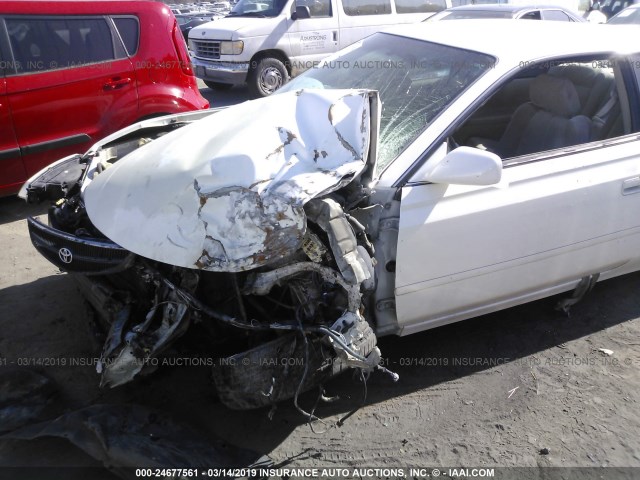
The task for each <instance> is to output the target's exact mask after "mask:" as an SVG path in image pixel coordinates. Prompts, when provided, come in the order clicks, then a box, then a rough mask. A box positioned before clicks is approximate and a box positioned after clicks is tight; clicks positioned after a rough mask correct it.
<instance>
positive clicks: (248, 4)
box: [227, 0, 287, 17]
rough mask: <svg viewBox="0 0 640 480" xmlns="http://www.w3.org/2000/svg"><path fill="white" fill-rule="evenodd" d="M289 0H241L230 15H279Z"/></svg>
mask: <svg viewBox="0 0 640 480" xmlns="http://www.w3.org/2000/svg"><path fill="white" fill-rule="evenodd" d="M286 3H287V0H260V1H258V0H240V1H239V2H238V3H236V5H235V6H234V7H233V9H232V10H231V12H229V14H228V15H227V16H228V17H277V16H278V15H280V12H281V11H282V8H283V7H284V6H285V5H286Z"/></svg>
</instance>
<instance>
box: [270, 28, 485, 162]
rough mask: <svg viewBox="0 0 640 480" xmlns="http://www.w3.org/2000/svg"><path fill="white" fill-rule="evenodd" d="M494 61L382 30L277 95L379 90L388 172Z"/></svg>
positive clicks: (381, 152) (382, 148) (383, 155)
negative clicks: (302, 91) (315, 90)
mask: <svg viewBox="0 0 640 480" xmlns="http://www.w3.org/2000/svg"><path fill="white" fill-rule="evenodd" d="M494 62H495V58H493V57H491V56H489V55H485V54H482V53H478V52H472V51H469V50H462V49H460V48H454V47H450V46H446V45H441V44H436V43H431V42H425V41H423V40H416V39H412V38H404V37H400V36H396V35H391V34H385V33H376V34H373V35H372V36H370V37H368V38H366V39H364V40H362V41H360V42H358V43H356V44H354V45H352V46H351V47H348V48H347V49H346V50H343V51H342V52H340V53H337V54H336V55H334V56H331V57H329V58H327V59H326V60H325V61H323V62H321V63H320V64H319V65H318V66H316V67H315V68H312V69H310V70H307V71H306V72H305V73H303V74H302V75H300V76H298V77H296V78H294V79H293V80H292V81H291V82H289V83H288V84H286V85H285V86H284V87H282V88H280V89H279V90H278V91H277V92H276V94H277V93H278V92H285V91H291V90H298V89H301V88H340V89H342V88H358V89H359V88H366V89H371V90H377V91H378V93H379V95H380V100H381V101H382V113H381V118H380V136H379V148H378V168H379V169H380V170H382V169H383V168H384V167H386V166H387V165H389V164H390V163H391V162H392V161H393V160H394V159H395V158H396V157H397V156H398V155H399V154H400V153H401V152H402V151H403V150H404V149H405V148H407V147H408V146H409V145H410V144H411V142H413V141H414V140H415V139H416V138H417V137H418V135H420V133H422V132H423V131H424V130H425V129H426V128H427V126H428V125H429V124H430V123H431V122H432V121H433V119H434V118H435V117H436V116H437V115H438V114H439V113H441V112H442V111H444V110H445V109H446V108H448V107H449V105H451V104H452V103H453V101H454V100H455V99H456V98H457V97H458V96H459V95H460V94H461V93H462V92H464V91H465V90H466V89H467V88H468V87H469V86H470V85H471V84H472V83H473V82H474V81H475V80H477V79H478V78H479V77H480V76H481V75H483V74H484V73H485V72H486V71H487V70H489V69H490V68H491V67H492V66H493V64H494Z"/></svg>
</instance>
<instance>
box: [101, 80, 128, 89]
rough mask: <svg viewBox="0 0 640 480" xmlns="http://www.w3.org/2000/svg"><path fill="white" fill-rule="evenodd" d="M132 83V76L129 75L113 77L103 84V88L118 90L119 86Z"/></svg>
mask: <svg viewBox="0 0 640 480" xmlns="http://www.w3.org/2000/svg"><path fill="white" fill-rule="evenodd" d="M130 83H131V78H129V77H125V78H118V77H116V78H112V79H111V80H109V81H108V82H107V83H105V84H104V85H103V86H102V89H103V90H107V91H108V90H117V89H118V88H122V87H124V86H126V85H129V84H130Z"/></svg>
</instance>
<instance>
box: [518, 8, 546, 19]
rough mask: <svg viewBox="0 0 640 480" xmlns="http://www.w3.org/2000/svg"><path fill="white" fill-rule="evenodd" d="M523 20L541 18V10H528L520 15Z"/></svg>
mask: <svg viewBox="0 0 640 480" xmlns="http://www.w3.org/2000/svg"><path fill="white" fill-rule="evenodd" d="M520 19H521V20H541V19H542V17H541V16H540V11H539V10H534V11H533V12H527V13H525V14H524V15H522V16H521V17H520Z"/></svg>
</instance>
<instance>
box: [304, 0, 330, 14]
mask: <svg viewBox="0 0 640 480" xmlns="http://www.w3.org/2000/svg"><path fill="white" fill-rule="evenodd" d="M296 6H300V7H308V8H309V15H310V18H318V17H331V16H333V12H331V0H297V1H296Z"/></svg>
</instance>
